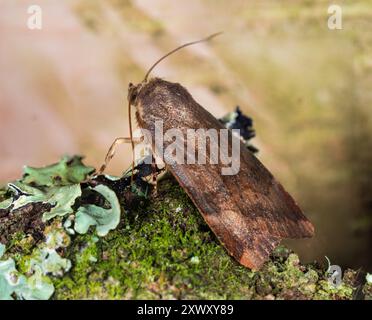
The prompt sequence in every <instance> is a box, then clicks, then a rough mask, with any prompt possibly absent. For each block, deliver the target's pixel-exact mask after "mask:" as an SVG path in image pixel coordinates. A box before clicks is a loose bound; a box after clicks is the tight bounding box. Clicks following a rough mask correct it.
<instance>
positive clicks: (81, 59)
mask: <svg viewBox="0 0 372 320" xmlns="http://www.w3.org/2000/svg"><path fill="white" fill-rule="evenodd" d="M331 3H336V4H339V5H340V6H341V7H342V10H343V17H342V18H343V21H342V22H343V29H342V30H330V29H329V28H328V26H327V20H328V17H329V14H328V13H327V9H328V6H329V5H330V4H331ZM31 4H37V5H39V6H40V7H41V8H42V29H41V30H30V29H29V28H28V27H27V20H28V18H29V17H30V14H28V13H27V8H28V7H29V5H31ZM221 30H222V31H224V34H223V35H222V36H220V37H218V38H216V39H214V40H213V41H212V42H209V43H207V44H200V45H196V46H192V47H190V48H187V49H185V50H184V51H181V52H179V53H177V54H176V55H174V56H172V57H170V58H168V59H167V60H166V61H164V62H163V63H162V64H160V65H159V66H158V67H157V68H156V69H155V71H154V73H153V75H158V76H161V77H164V78H165V79H167V80H169V81H173V82H180V83H182V84H183V85H184V86H185V87H186V88H187V89H188V90H189V91H190V92H191V94H192V95H193V96H194V98H195V99H196V100H197V101H198V102H199V103H200V104H201V105H203V106H204V107H205V108H206V109H208V110H209V111H211V112H212V113H213V114H214V115H216V116H217V117H220V116H223V115H224V114H225V113H227V112H229V111H232V110H233V109H234V108H235V107H236V106H237V105H239V106H240V107H241V109H242V110H243V111H244V112H245V113H246V114H248V115H250V116H251V117H253V119H254V125H255V128H256V131H257V138H255V139H254V140H253V143H254V144H255V146H257V147H258V148H259V149H260V152H259V154H258V157H259V158H260V159H261V161H262V162H263V163H264V164H265V165H266V166H267V167H268V168H269V169H270V170H271V171H272V172H273V174H274V175H275V176H276V177H277V178H278V179H279V180H280V181H281V182H282V183H283V185H284V186H285V187H286V188H287V189H288V190H289V191H290V193H292V194H293V195H294V197H295V198H296V200H297V201H298V202H299V203H300V204H301V206H302V208H303V209H304V211H305V212H306V214H307V216H308V217H309V218H310V219H311V220H312V221H313V223H314V224H315V227H316V236H315V237H314V238H313V239H309V240H300V241H290V242H288V244H289V246H290V247H291V248H293V249H295V250H297V251H298V252H299V253H300V255H301V258H302V259H303V261H304V262H309V261H312V260H314V259H317V260H318V261H320V262H321V263H323V264H325V263H326V260H325V258H324V256H328V257H329V258H330V260H331V262H332V263H333V264H338V265H341V266H342V267H344V268H345V267H353V268H359V267H363V268H365V269H368V268H369V270H370V269H371V267H372V250H371V248H372V246H371V244H372V243H371V242H372V237H371V231H372V135H371V133H372V73H371V70H372V52H371V49H372V33H371V30H372V3H371V1H369V0H365V1H356V0H354V1H346V0H345V1H342V0H338V1H337V0H336V1H332V2H330V1H323V0H318V1H308V0H283V1H278V0H272V1H269V0H252V1H248V0H244V1H243V0H240V1H239V0H235V1H227V0H220V1H212V0H203V1H202V0H187V1H186V0H181V1H172V0H156V1H149V0H148V1H146V0H106V1H98V0H71V1H68V0H64V1H62V0H37V1H35V0H34V1H22V0H0V183H6V182H7V181H9V180H12V179H16V178H18V177H20V175H21V173H22V166H23V165H26V164H27V165H32V166H41V165H45V164H50V163H53V162H56V161H58V159H59V158H60V157H61V156H62V155H63V154H75V153H78V154H82V155H85V156H86V163H88V164H90V165H94V166H98V165H100V164H101V162H102V160H103V158H104V156H105V153H106V151H107V148H108V147H109V145H110V144H111V142H112V141H113V139H114V138H115V137H118V136H127V135H128V121H127V110H126V95H127V86H128V83H129V82H134V83H137V82H140V81H141V80H142V79H143V76H144V74H145V72H146V70H147V69H148V68H149V67H150V66H151V64H152V63H153V62H154V61H155V60H156V59H157V58H159V57H160V56H162V55H163V54H164V53H166V52H168V51H169V50H171V49H173V48H174V47H176V46H178V45H180V44H182V43H184V42H186V41H191V40H195V39H199V38H202V37H204V36H206V35H209V34H211V33H214V32H217V31H221ZM130 152H131V151H130V148H129V147H128V146H122V147H121V148H120V150H119V151H118V156H117V157H116V158H115V159H114V160H113V162H112V163H111V165H110V167H109V168H108V172H109V173H112V174H120V173H121V172H122V171H123V170H124V169H126V168H127V167H128V166H129V163H130V159H131V153H130Z"/></svg>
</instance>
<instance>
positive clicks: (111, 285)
mask: <svg viewBox="0 0 372 320" xmlns="http://www.w3.org/2000/svg"><path fill="white" fill-rule="evenodd" d="M93 239H95V240H94V241H93ZM97 240H98V241H97ZM69 256H70V259H71V261H72V265H73V267H72V270H71V272H70V273H69V274H66V275H65V276H64V277H63V278H60V279H56V280H55V281H54V284H55V287H56V293H55V296H54V298H56V299H84V298H103V299H123V298H124V299H158V298H162V299H174V298H176V299H178V298H181V299H252V298H255V299H273V298H277V299H351V298H352V294H353V291H354V290H353V288H352V287H351V286H349V285H347V284H343V285H341V286H340V287H338V288H334V287H332V286H331V285H330V284H329V283H328V281H327V280H326V279H325V275H324V271H322V270H319V269H317V268H316V267H315V266H312V265H309V266H304V265H301V264H300V262H299V259H298V256H297V255H296V254H294V253H290V251H289V250H288V249H286V248H284V247H279V248H278V249H277V250H276V251H275V254H274V256H273V259H272V260H271V261H269V262H268V263H267V264H266V265H265V266H264V268H263V269H262V270H261V271H259V272H253V271H250V270H248V269H246V268H244V267H242V266H240V265H239V264H238V263H237V262H236V261H235V260H233V259H232V258H231V257H230V256H229V255H228V254H227V253H226V251H225V250H224V248H223V247H222V246H221V245H220V244H219V243H218V241H217V240H216V238H215V236H214V235H213V233H212V232H211V231H210V230H209V228H208V227H207V225H206V224H205V222H204V220H203V219H202V217H201V215H200V214H199V212H198V211H197V210H196V209H195V207H194V206H193V204H192V203H191V201H190V200H189V199H188V196H187V195H186V194H185V193H184V191H183V190H182V189H181V188H180V187H179V186H178V185H177V184H176V183H175V182H174V181H172V180H168V181H163V182H162V183H161V184H160V185H159V189H158V194H157V195H153V196H151V197H150V199H149V201H147V202H146V204H144V205H141V206H139V207H137V208H136V209H133V210H131V211H129V212H127V213H126V215H125V216H123V218H122V220H121V223H120V225H119V227H118V228H117V229H116V230H114V231H112V232H110V233H109V234H108V235H107V236H106V237H104V238H99V239H98V238H96V237H95V236H94V235H93V234H90V235H89V234H88V235H84V236H77V237H76V238H75V240H74V244H73V246H72V248H71V249H70V251H69Z"/></svg>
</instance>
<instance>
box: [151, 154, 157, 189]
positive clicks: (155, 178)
mask: <svg viewBox="0 0 372 320" xmlns="http://www.w3.org/2000/svg"><path fill="white" fill-rule="evenodd" d="M151 169H152V184H153V186H154V190H155V193H157V192H158V179H157V177H158V172H157V168H156V162H155V157H154V156H152V162H151Z"/></svg>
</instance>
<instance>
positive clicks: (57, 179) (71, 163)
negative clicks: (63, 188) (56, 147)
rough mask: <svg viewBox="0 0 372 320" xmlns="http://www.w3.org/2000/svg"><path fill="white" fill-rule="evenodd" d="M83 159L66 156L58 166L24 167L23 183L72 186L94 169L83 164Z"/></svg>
mask: <svg viewBox="0 0 372 320" xmlns="http://www.w3.org/2000/svg"><path fill="white" fill-rule="evenodd" d="M81 160H82V157H79V156H75V157H69V156H65V157H63V158H62V159H61V161H59V162H58V163H56V164H52V165H50V166H46V167H43V168H32V167H27V166H26V167H24V169H23V172H24V175H23V179H22V181H23V183H25V184H29V185H35V186H56V185H70V184H76V183H80V182H81V181H83V180H84V179H85V178H86V177H87V175H88V174H89V173H91V172H93V171H94V168H92V167H87V166H85V165H84V164H83V163H82V161H81Z"/></svg>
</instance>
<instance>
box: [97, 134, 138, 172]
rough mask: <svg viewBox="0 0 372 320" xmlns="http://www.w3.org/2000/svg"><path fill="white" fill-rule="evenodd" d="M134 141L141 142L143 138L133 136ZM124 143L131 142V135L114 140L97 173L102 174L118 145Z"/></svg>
mask: <svg viewBox="0 0 372 320" xmlns="http://www.w3.org/2000/svg"><path fill="white" fill-rule="evenodd" d="M133 141H134V143H140V142H142V139H141V138H133ZM124 143H131V139H130V138H129V137H120V138H116V139H115V140H114V142H113V143H112V145H111V147H110V149H109V150H108V152H107V154H106V157H105V162H104V164H103V165H102V166H101V167H100V169H99V170H98V171H97V173H96V174H97V175H100V174H102V173H103V172H104V171H105V169H106V167H107V165H108V164H109V162H110V161H111V159H112V158H113V157H114V155H115V151H116V149H117V147H118V146H119V145H121V144H124Z"/></svg>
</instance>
